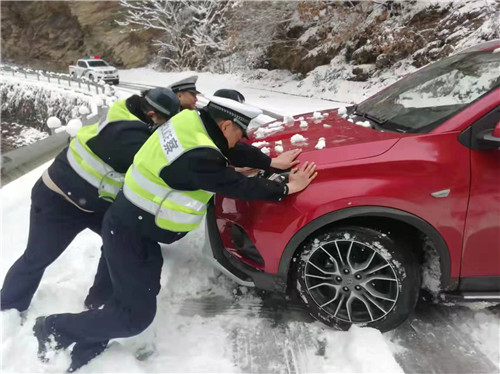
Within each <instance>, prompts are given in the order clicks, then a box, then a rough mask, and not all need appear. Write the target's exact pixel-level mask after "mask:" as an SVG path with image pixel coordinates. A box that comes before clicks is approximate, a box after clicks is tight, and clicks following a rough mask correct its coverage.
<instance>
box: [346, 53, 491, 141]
mask: <svg viewBox="0 0 500 374" xmlns="http://www.w3.org/2000/svg"><path fill="white" fill-rule="evenodd" d="M499 72H500V53H495V52H492V51H480V52H470V53H459V54H457V55H454V56H451V57H449V58H447V59H444V60H442V61H440V62H437V63H435V64H431V65H429V66H427V67H425V68H423V69H421V70H420V71H418V72H416V73H415V74H412V75H411V76H408V77H407V78H403V79H402V80H400V81H399V82H397V83H395V84H394V85H393V86H391V87H389V88H388V89H386V90H383V91H381V92H380V93H378V94H376V95H375V96H373V97H371V98H370V99H368V100H366V101H364V102H363V103H361V104H360V105H358V106H356V107H355V113H356V114H358V115H361V116H365V117H366V118H368V119H371V120H373V121H374V122H375V123H377V124H378V125H380V126H381V127H382V128H384V129H388V130H394V131H400V132H415V133H417V132H428V131H430V130H432V129H434V128H435V127H436V126H438V125H439V124H441V123H443V122H444V121H445V120H447V119H448V118H450V117H451V116H453V115H454V114H456V113H457V112H459V111H460V110H462V109H464V108H465V107H466V106H468V105H469V104H470V103H472V102H473V101H475V100H477V99H478V98H479V97H481V96H483V95H485V94H486V93H488V92H490V91H492V90H493V89H495V88H496V87H498V86H499V84H500V74H499Z"/></svg>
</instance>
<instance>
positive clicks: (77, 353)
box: [67, 341, 108, 373]
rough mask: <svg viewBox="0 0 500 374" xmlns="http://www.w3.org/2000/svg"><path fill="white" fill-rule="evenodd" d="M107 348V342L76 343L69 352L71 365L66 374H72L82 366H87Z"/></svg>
mask: <svg viewBox="0 0 500 374" xmlns="http://www.w3.org/2000/svg"><path fill="white" fill-rule="evenodd" d="M107 346H108V341H105V342H99V343H76V344H75V346H74V347H73V351H72V352H71V365H70V367H69V368H68V370H67V372H68V373H73V372H74V371H76V370H78V369H80V368H81V367H82V366H85V365H87V364H88V363H89V362H90V360H92V359H93V358H95V357H97V356H99V355H100V354H101V353H102V352H104V350H105V349H106V347H107Z"/></svg>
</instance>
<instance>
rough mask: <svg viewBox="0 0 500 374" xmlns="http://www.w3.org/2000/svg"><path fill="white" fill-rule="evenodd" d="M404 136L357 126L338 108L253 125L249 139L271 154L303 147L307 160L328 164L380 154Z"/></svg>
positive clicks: (275, 154)
mask: <svg viewBox="0 0 500 374" xmlns="http://www.w3.org/2000/svg"><path fill="white" fill-rule="evenodd" d="M366 124H367V123H366ZM402 136H404V134H399V133H393V132H382V131H379V130H375V129H372V128H367V127H364V126H362V125H357V124H355V123H352V122H350V121H348V120H347V119H344V118H342V117H341V116H340V115H339V114H338V109H332V110H326V111H322V112H321V113H320V112H314V113H306V114H302V115H299V116H294V117H284V118H281V119H279V120H276V121H273V122H270V123H268V124H265V125H263V126H261V127H259V128H256V129H255V128H254V129H252V130H250V131H249V133H248V137H249V140H248V141H247V142H248V143H250V144H252V145H254V146H256V147H258V148H260V149H261V150H262V151H263V152H264V153H266V154H268V155H269V156H271V157H276V156H278V155H279V154H280V153H282V152H286V151H288V150H290V149H295V148H301V149H302V150H303V152H302V156H304V155H305V154H308V156H309V157H308V160H311V161H314V162H316V163H317V164H327V163H332V162H341V161H349V160H356V159H361V158H368V157H374V156H378V155H380V154H382V153H384V152H386V151H387V150H388V149H389V148H391V147H392V146H393V145H394V144H395V143H396V142H397V141H398V140H399V139H400V138H401V137H402ZM311 153H313V154H314V156H317V157H314V156H313V154H311ZM311 156H313V158H312V159H311Z"/></svg>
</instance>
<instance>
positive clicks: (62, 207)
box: [1, 88, 180, 312]
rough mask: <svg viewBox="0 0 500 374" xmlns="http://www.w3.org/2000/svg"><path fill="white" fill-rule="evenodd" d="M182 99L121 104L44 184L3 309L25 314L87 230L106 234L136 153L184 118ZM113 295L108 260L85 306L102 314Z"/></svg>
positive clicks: (163, 94) (157, 93)
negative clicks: (108, 215) (159, 130)
mask: <svg viewBox="0 0 500 374" xmlns="http://www.w3.org/2000/svg"><path fill="white" fill-rule="evenodd" d="M179 105H180V104H179V100H178V99H177V97H176V95H175V94H174V93H173V92H172V91H171V90H168V89H165V88H155V89H152V90H149V91H147V92H144V93H143V95H142V96H139V95H133V96H131V97H129V98H128V99H126V100H120V101H117V102H115V103H114V104H113V105H112V106H111V108H110V109H109V110H108V112H107V114H106V116H105V117H104V118H102V119H101V120H100V121H99V122H98V123H95V124H93V125H90V126H84V127H82V128H81V129H80V130H79V131H78V132H77V134H76V137H75V138H74V139H73V140H71V143H70V145H69V147H67V148H66V149H64V150H63V151H62V152H61V153H60V154H59V155H58V156H57V157H56V158H55V160H54V162H53V163H52V165H50V167H49V168H48V170H46V171H45V172H44V173H43V176H42V177H41V178H40V179H39V180H38V181H37V182H36V184H35V186H34V187H33V190H32V195H31V201H32V204H31V214H30V228H29V229H30V231H29V238H28V244H27V247H26V250H25V252H24V254H23V255H22V256H21V257H20V258H19V259H18V260H17V261H16V262H15V263H14V265H13V266H12V267H11V268H10V270H9V271H8V272H7V275H6V276H5V280H4V283H3V286H2V290H1V309H2V310H5V309H11V308H15V309H17V310H18V311H20V312H23V311H25V310H26V309H27V308H28V307H29V305H30V303H31V300H32V298H33V295H34V293H35V291H36V290H37V288H38V285H39V283H40V280H41V278H42V276H43V273H44V271H45V269H46V268H47V267H48V266H49V265H50V264H51V263H52V262H54V261H55V260H56V259H57V257H58V256H59V255H61V253H62V252H63V251H64V250H65V249H66V247H67V246H68V245H69V244H70V243H71V242H72V241H73V239H74V238H75V236H76V235H77V234H78V233H79V232H81V231H83V230H84V229H86V228H89V229H91V230H93V231H94V232H96V233H97V234H100V233H101V224H102V219H103V217H104V213H105V212H106V210H107V209H108V208H109V206H110V203H111V202H112V201H113V200H114V199H115V197H116V194H117V193H118V192H119V191H120V190H121V188H122V185H123V181H124V175H125V172H126V171H127V169H128V168H129V166H130V165H131V164H132V161H133V158H134V156H135V153H136V152H137V151H138V150H139V148H140V147H141V146H142V145H143V144H144V143H145V142H146V140H147V139H148V138H149V137H150V135H151V133H152V132H153V130H154V128H156V127H157V126H158V125H161V124H163V123H165V122H166V121H167V120H168V119H169V118H170V117H172V116H173V115H174V114H176V113H178V111H179ZM111 293H112V288H111V281H110V279H109V275H108V271H107V265H106V263H105V260H104V257H101V260H100V262H99V265H98V272H97V276H96V278H95V281H94V285H93V286H92V288H91V289H90V290H89V295H88V296H87V298H86V300H85V305H86V306H87V308H89V309H93V308H96V307H99V306H100V305H102V304H103V303H104V301H106V300H107V299H108V298H109V297H110V295H111Z"/></svg>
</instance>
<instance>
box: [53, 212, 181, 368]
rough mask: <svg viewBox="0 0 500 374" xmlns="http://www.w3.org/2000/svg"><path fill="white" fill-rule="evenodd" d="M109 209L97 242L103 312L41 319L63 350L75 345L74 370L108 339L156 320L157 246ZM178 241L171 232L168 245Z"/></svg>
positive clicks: (136, 331)
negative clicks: (107, 282) (107, 287)
mask: <svg viewBox="0 0 500 374" xmlns="http://www.w3.org/2000/svg"><path fill="white" fill-rule="evenodd" d="M112 210H113V206H111V208H110V209H109V210H108V212H107V213H106V215H105V216H104V221H103V228H102V239H103V247H104V250H103V254H104V257H105V258H106V263H107V265H108V269H109V274H110V276H111V282H112V288H113V296H112V297H111V299H110V300H109V301H108V302H107V303H106V304H105V305H104V307H103V308H102V309H97V310H91V311H86V312H82V313H78V314H70V313H66V314H55V315H51V316H48V317H47V319H46V322H47V325H48V326H47V327H48V328H49V330H50V331H52V332H53V333H54V336H55V338H56V340H57V342H58V343H60V344H61V345H62V346H65V347H67V346H69V345H71V344H72V343H75V342H76V345H75V346H74V348H73V351H72V360H73V365H74V366H75V367H79V366H81V365H84V364H86V363H87V362H88V361H89V360H90V359H91V358H93V357H95V356H96V355H97V354H99V353H101V352H102V350H103V349H104V348H103V347H105V346H106V344H107V342H108V341H109V340H110V339H113V338H124V337H130V336H134V335H137V334H139V333H140V332H142V331H143V330H145V329H146V328H147V327H148V326H149V325H150V324H151V322H152V321H153V319H154V317H155V315H156V296H157V295H158V293H159V291H160V275H161V268H162V265H163V257H162V254H161V249H160V245H159V244H158V243H157V242H155V241H153V240H151V239H149V238H147V237H141V235H140V234H139V233H137V232H136V230H134V229H133V228H129V227H127V226H123V225H121V224H120V223H119V222H118V221H117V220H116V218H114V217H113V215H112V214H111V213H112ZM181 237H182V236H179V235H178V234H177V233H173V232H172V240H171V241H170V243H172V242H174V241H176V240H178V239H180V238H181Z"/></svg>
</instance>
